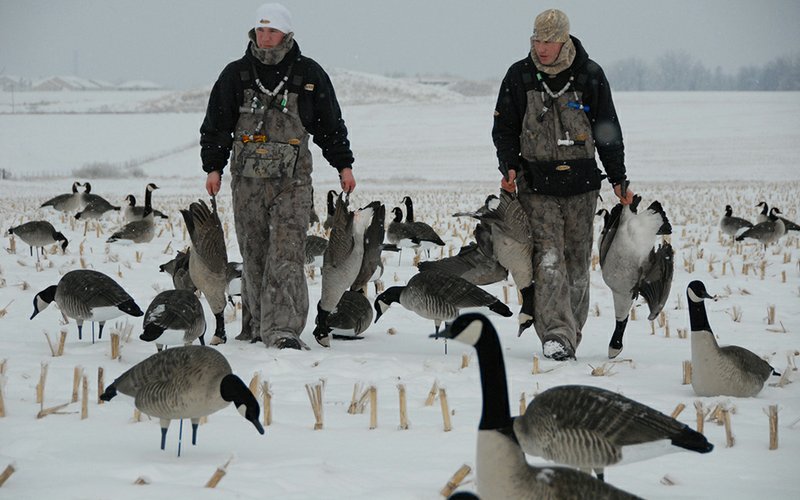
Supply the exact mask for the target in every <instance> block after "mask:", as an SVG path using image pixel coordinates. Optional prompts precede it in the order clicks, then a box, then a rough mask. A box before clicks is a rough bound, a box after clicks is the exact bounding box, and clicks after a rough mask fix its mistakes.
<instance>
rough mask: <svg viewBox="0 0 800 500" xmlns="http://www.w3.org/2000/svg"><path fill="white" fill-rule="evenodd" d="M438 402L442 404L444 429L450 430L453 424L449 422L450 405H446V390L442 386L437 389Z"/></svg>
mask: <svg viewBox="0 0 800 500" xmlns="http://www.w3.org/2000/svg"><path fill="white" fill-rule="evenodd" d="M439 403H440V404H441V406H442V420H443V421H444V431H445V432H450V431H451V430H453V426H452V425H451V423H450V407H449V406H448V405H447V392H446V391H445V390H444V387H442V388H441V389H439Z"/></svg>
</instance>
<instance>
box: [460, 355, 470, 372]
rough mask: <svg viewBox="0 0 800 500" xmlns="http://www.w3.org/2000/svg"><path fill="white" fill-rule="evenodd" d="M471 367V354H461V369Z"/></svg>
mask: <svg viewBox="0 0 800 500" xmlns="http://www.w3.org/2000/svg"><path fill="white" fill-rule="evenodd" d="M467 367H469V354H467V353H463V354H461V369H462V370H463V369H464V368H467Z"/></svg>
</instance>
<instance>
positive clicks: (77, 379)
mask: <svg viewBox="0 0 800 500" xmlns="http://www.w3.org/2000/svg"><path fill="white" fill-rule="evenodd" d="M81 377H83V367H82V366H76V367H75V368H74V369H73V370H72V399H71V400H70V401H71V402H73V403H77V402H78V386H79V385H80V383H81Z"/></svg>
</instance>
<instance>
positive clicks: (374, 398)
mask: <svg viewBox="0 0 800 500" xmlns="http://www.w3.org/2000/svg"><path fill="white" fill-rule="evenodd" d="M377 427H378V388H377V387H375V386H374V385H373V386H370V388H369V428H370V429H376V428H377Z"/></svg>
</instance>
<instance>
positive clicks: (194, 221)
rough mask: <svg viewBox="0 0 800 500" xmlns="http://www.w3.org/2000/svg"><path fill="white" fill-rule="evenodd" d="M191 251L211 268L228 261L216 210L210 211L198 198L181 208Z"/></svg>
mask: <svg viewBox="0 0 800 500" xmlns="http://www.w3.org/2000/svg"><path fill="white" fill-rule="evenodd" d="M181 214H182V215H183V218H184V221H185V222H186V227H187V230H188V232H189V238H190V239H191V241H192V251H193V252H196V253H197V254H198V255H199V256H200V257H201V258H202V259H203V261H204V262H205V263H206V265H207V266H208V267H209V268H211V269H224V268H225V265H226V264H227V262H228V255H227V250H226V248H225V235H224V233H223V230H222V223H221V222H220V220H219V215H218V214H217V213H216V210H215V211H214V212H212V211H211V210H210V209H209V208H208V205H206V203H205V201H203V200H198V201H196V202H193V203H192V204H190V205H189V210H181Z"/></svg>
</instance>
